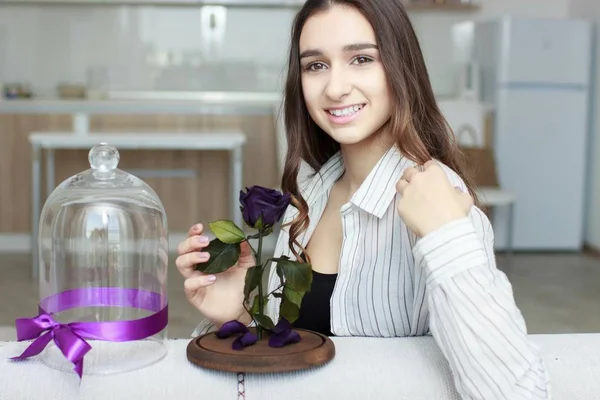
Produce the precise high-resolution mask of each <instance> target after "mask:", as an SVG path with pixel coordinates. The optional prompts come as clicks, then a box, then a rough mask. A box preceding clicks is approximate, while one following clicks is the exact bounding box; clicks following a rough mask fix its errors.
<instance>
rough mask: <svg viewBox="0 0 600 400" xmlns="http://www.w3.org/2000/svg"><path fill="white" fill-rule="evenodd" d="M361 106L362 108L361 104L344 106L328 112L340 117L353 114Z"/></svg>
mask: <svg viewBox="0 0 600 400" xmlns="http://www.w3.org/2000/svg"><path fill="white" fill-rule="evenodd" d="M361 108H362V106H351V107H346V108H344V109H338V110H328V112H329V114H331V115H335V116H336V117H341V116H346V115H351V114H354V113H355V112H357V111H358V110H360V109H361Z"/></svg>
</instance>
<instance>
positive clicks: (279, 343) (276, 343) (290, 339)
mask: <svg viewBox="0 0 600 400" xmlns="http://www.w3.org/2000/svg"><path fill="white" fill-rule="evenodd" d="M300 340H301V338H300V334H299V333H298V332H296V331H293V330H286V331H283V332H281V333H277V334H275V335H272V336H271V337H270V338H269V347H283V346H285V345H287V344H293V343H298V342H299V341H300Z"/></svg>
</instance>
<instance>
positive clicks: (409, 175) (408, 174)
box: [402, 167, 419, 182]
mask: <svg viewBox="0 0 600 400" xmlns="http://www.w3.org/2000/svg"><path fill="white" fill-rule="evenodd" d="M418 173H419V171H418V170H417V169H416V168H415V167H409V168H406V169H405V170H404V173H403V174H402V179H404V180H405V181H407V182H410V181H411V179H413V178H414V176H415V175H416V174H418Z"/></svg>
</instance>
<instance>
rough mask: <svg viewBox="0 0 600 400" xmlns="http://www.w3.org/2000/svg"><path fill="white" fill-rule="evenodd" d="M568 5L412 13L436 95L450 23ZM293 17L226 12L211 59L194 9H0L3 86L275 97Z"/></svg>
mask: <svg viewBox="0 0 600 400" xmlns="http://www.w3.org/2000/svg"><path fill="white" fill-rule="evenodd" d="M567 5H568V0H482V9H481V10H480V11H478V12H475V13H463V12H413V13H411V18H412V20H413V21H414V25H415V29H416V30H417V33H418V35H419V37H420V40H421V43H422V47H423V51H424V53H425V58H426V61H427V64H428V68H429V72H430V75H431V79H432V82H433V86H434V90H435V92H436V93H437V94H438V95H440V96H442V95H449V94H452V93H453V91H454V90H455V84H454V81H455V79H454V77H455V72H454V69H453V67H452V61H453V57H454V56H453V53H452V46H451V44H452V42H451V35H450V34H449V33H450V29H451V27H452V25H453V24H454V23H456V22H460V21H463V20H465V19H471V18H487V17H493V16H498V15H502V14H508V13H512V14H517V15H523V16H537V17H563V16H565V15H566V13H567V10H568V7H567ZM294 12H295V10H294V9H270V10H269V9H254V10H253V9H240V8H229V9H227V13H226V28H225V34H224V37H223V42H222V45H221V46H220V48H219V49H218V50H217V51H210V49H208V48H207V46H206V42H205V39H206V35H205V34H204V32H203V24H202V23H201V20H202V11H201V9H200V8H199V7H166V6H164V7H162V6H161V7H151V6H138V7H126V6H80V5H18V6H17V5H3V6H2V5H0V82H1V81H4V82H15V81H16V82H28V83H30V84H31V85H32V86H33V89H34V91H35V92H36V93H38V94H39V95H43V96H52V95H55V93H56V86H57V84H58V83H60V82H75V83H85V82H86V80H87V79H88V78H87V77H88V74H89V73H90V71H98V72H97V73H96V76H100V77H102V76H103V75H105V74H107V75H108V76H109V85H110V88H112V89H146V90H148V89H155V90H161V89H169V90H255V91H272V90H276V91H277V90H279V88H280V87H281V86H280V85H281V78H282V72H283V68H284V65H285V56H286V51H287V48H288V38H289V26H290V24H291V21H292V19H293V16H294ZM103 71H106V72H103ZM96 80H98V79H96ZM100 80H101V81H103V79H102V78H100Z"/></svg>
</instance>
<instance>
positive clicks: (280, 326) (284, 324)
mask: <svg viewBox="0 0 600 400" xmlns="http://www.w3.org/2000/svg"><path fill="white" fill-rule="evenodd" d="M290 330H292V324H290V322H289V321H288V320H287V319H285V318H281V319H280V320H279V322H277V325H275V327H274V328H273V329H271V332H273V333H274V334H279V333H282V332H285V331H290Z"/></svg>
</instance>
